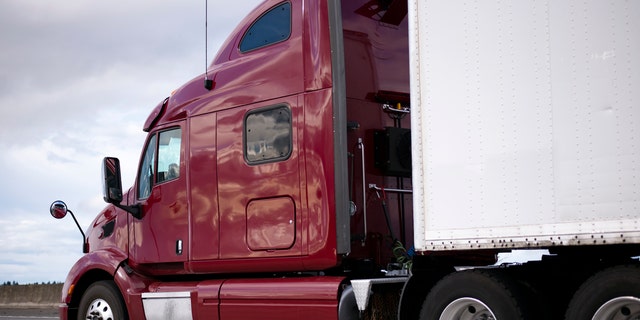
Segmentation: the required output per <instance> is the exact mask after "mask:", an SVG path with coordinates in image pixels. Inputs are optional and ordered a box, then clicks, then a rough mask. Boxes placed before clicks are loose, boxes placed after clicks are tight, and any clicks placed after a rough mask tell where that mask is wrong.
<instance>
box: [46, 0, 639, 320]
mask: <svg viewBox="0 0 640 320" xmlns="http://www.w3.org/2000/svg"><path fill="white" fill-rule="evenodd" d="M638 30H640V2H637V1H616V0H608V1H573V0H569V1H537V0H526V1H518V2H503V1H422V0H420V1H417V0H410V1H403V0H350V1H346V0H343V1H340V0H285V1H282V0H266V1H264V2H263V3H262V4H261V5H259V6H258V7H257V8H256V9H255V10H254V11H252V12H251V13H250V14H249V15H248V16H247V17H246V18H245V19H244V20H243V21H242V22H241V23H240V25H239V26H238V27H237V28H236V29H235V30H234V31H233V32H232V33H231V35H230V36H229V37H228V39H227V41H226V42H225V43H224V44H223V45H222V47H221V48H220V50H219V52H218V54H217V56H216V57H215V59H214V60H213V62H212V63H211V64H210V66H209V67H208V70H207V72H206V73H205V74H203V75H200V76H197V77H196V78H194V79H193V80H192V81H189V82H188V83H186V84H184V85H183V86H182V87H180V88H179V89H177V90H176V91H175V92H174V93H172V95H171V96H170V97H168V98H166V99H165V100H163V101H162V102H161V103H160V104H158V105H157V106H156V107H155V108H154V109H153V111H152V112H151V114H150V115H149V117H148V119H147V121H146V122H145V123H144V127H143V129H144V131H145V132H148V136H147V140H146V143H145V146H144V149H143V150H142V152H141V157H140V162H139V165H138V168H139V169H138V174H137V178H136V179H135V182H134V185H133V186H132V187H131V188H129V189H127V190H124V189H122V185H121V178H120V164H119V161H118V159H117V158H111V157H107V158H105V159H104V163H103V183H104V199H105V200H106V201H107V202H108V205H107V206H106V207H105V208H104V210H103V211H102V212H100V213H99V214H98V216H97V217H96V218H95V220H94V221H93V222H92V223H91V225H90V226H89V228H88V230H87V235H86V237H84V233H83V237H84V238H85V243H84V248H83V249H84V252H85V255H84V256H83V257H82V258H80V259H79V261H77V262H76V264H75V265H74V266H73V267H72V269H71V271H70V272H69V275H68V277H67V279H66V282H65V285H64V288H63V292H62V303H61V307H60V317H61V319H74V318H77V319H127V318H129V319H149V320H153V319H221V320H225V319H254V318H262V319H309V320H311V319H322V320H327V319H339V320H350V319H360V318H365V319H394V318H398V319H420V320H432V319H444V320H448V319H501V320H515V319H565V318H566V319H570V320H585V319H638V317H639V316H640V264H639V263H638V258H637V257H638V256H640V245H639V244H640V231H638V230H640V229H639V227H638V226H639V225H640V189H639V188H640V91H639V90H638V88H640V64H639V63H638V60H637V57H638V56H640V37H638V35H637V32H638ZM67 212H69V210H68V209H67V207H66V205H65V204H64V203H63V202H61V201H56V202H54V203H53V204H52V206H51V214H52V215H53V216H54V217H56V218H62V217H64V216H65V215H66V214H67ZM534 248H535V249H544V250H548V254H545V255H544V256H543V257H542V258H541V259H538V260H534V261H522V262H520V263H511V264H496V257H497V255H498V254H499V253H502V252H508V251H510V250H513V249H534Z"/></svg>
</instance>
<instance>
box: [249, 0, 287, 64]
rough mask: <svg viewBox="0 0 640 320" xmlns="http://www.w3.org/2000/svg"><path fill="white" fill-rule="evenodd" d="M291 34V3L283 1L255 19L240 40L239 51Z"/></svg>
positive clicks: (285, 37) (274, 41)
mask: <svg viewBox="0 0 640 320" xmlns="http://www.w3.org/2000/svg"><path fill="white" fill-rule="evenodd" d="M290 35H291V3H289V2H285V3H283V4H280V5H278V6H276V7H274V8H273V9H271V10H269V11H267V12H266V13H265V14H263V15H262V16H261V17H260V18H258V20H256V21H255V22H254V23H253V25H251V27H249V29H248V30H247V32H246V33H245V34H244V36H243V37H242V40H241V41H240V52H243V53H244V52H247V51H250V50H253V49H257V48H262V47H264V46H268V45H270V44H274V43H277V42H281V41H284V40H287V39H288V38H289V36H290Z"/></svg>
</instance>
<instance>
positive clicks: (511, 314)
mask: <svg viewBox="0 0 640 320" xmlns="http://www.w3.org/2000/svg"><path fill="white" fill-rule="evenodd" d="M519 295H520V290H519V289H518V288H516V287H515V286H514V285H513V284H512V283H510V281H508V280H506V279H502V278H501V277H499V276H497V275H495V274H492V273H490V272H488V271H484V270H469V271H459V272H454V273H452V274H450V275H448V276H446V277H445V278H443V279H442V280H440V282H438V283H437V284H436V285H435V286H434V287H433V288H432V289H431V291H430V292H429V294H428V295H427V298H426V299H425V302H424V304H423V306H422V310H421V312H420V320H473V319H483V320H496V319H497V320H522V319H527V318H525V315H526V316H527V317H528V316H530V314H529V313H527V311H526V310H525V308H524V306H523V305H522V303H523V299H519V298H518V297H519Z"/></svg>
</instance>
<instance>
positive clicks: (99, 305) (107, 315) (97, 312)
mask: <svg viewBox="0 0 640 320" xmlns="http://www.w3.org/2000/svg"><path fill="white" fill-rule="evenodd" d="M127 318H128V316H127V311H126V307H125V305H124V301H123V300H122V296H121V295H120V291H119V290H118V287H117V286H116V284H115V283H114V282H113V281H98V282H96V283H94V284H92V285H90V286H89V288H87V291H85V293H84V295H82V299H81V300H80V308H79V309H78V320H126V319H127Z"/></svg>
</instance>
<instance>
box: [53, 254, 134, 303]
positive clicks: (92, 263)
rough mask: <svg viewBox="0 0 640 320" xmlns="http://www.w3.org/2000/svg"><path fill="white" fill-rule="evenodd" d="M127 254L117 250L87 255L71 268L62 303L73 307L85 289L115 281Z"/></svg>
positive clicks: (63, 291)
mask: <svg viewBox="0 0 640 320" xmlns="http://www.w3.org/2000/svg"><path fill="white" fill-rule="evenodd" d="M126 259H127V256H126V254H124V253H123V252H119V251H115V250H98V251H93V252H90V253H87V254H85V255H84V256H82V257H81V258H80V259H78V261H76V263H75V264H74V265H73V267H71V270H70V271H69V274H68V275H67V279H66V280H65V281H64V286H63V287H62V301H61V302H62V303H63V304H67V305H69V306H72V305H73V304H74V302H76V304H77V301H79V299H80V297H81V296H82V293H83V292H84V289H86V287H88V286H89V284H91V283H93V282H95V281H97V280H104V279H105V278H107V279H113V277H114V275H115V274H116V271H117V269H118V267H119V266H120V264H121V263H122V262H124V261H125V260H126Z"/></svg>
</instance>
